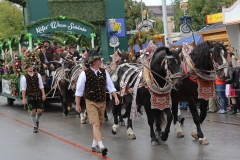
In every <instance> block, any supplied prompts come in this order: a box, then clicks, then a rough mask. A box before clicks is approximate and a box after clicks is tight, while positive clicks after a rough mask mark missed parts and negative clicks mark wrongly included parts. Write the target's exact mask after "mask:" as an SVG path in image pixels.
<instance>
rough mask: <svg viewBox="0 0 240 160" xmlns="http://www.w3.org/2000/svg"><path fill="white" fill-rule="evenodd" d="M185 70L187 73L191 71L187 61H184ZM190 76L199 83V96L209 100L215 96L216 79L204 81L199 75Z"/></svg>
mask: <svg viewBox="0 0 240 160" xmlns="http://www.w3.org/2000/svg"><path fill="white" fill-rule="evenodd" d="M183 70H184V72H185V73H186V74H187V73H189V72H188V70H187V63H186V62H184V63H183ZM188 78H189V79H190V80H191V81H192V82H194V83H197V84H198V98H199V99H205V100H209V98H212V97H214V94H215V86H214V81H204V80H202V79H201V78H199V77H197V76H196V77H194V76H193V75H192V74H190V75H189V76H188Z"/></svg>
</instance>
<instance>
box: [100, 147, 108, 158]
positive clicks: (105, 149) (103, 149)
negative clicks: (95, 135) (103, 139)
mask: <svg viewBox="0 0 240 160" xmlns="http://www.w3.org/2000/svg"><path fill="white" fill-rule="evenodd" d="M101 152H102V156H106V155H107V152H108V149H107V148H106V147H104V148H101Z"/></svg>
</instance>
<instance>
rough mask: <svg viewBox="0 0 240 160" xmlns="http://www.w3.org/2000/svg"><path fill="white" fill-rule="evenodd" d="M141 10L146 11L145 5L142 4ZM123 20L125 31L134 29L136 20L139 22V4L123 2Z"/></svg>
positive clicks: (131, 0) (125, 0)
mask: <svg viewBox="0 0 240 160" xmlns="http://www.w3.org/2000/svg"><path fill="white" fill-rule="evenodd" d="M142 6H143V10H145V9H146V10H147V7H146V5H145V3H143V4H142ZM124 9H125V19H126V29H127V31H130V30H134V29H136V20H137V19H138V22H140V21H141V18H142V13H141V2H137V1H133V0H124Z"/></svg>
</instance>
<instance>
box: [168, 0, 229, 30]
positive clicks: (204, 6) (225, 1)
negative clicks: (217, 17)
mask: <svg viewBox="0 0 240 160" xmlns="http://www.w3.org/2000/svg"><path fill="white" fill-rule="evenodd" d="M180 2H181V0H175V1H174V0H172V5H174V7H173V12H174V22H175V26H176V30H177V31H179V28H180V25H181V22H180V20H179V18H180V17H181V16H183V15H184V12H183V11H182V10H181V9H180ZM232 2H233V1H232V0H189V1H188V5H189V8H188V10H187V11H186V14H187V15H189V16H191V17H192V26H193V29H194V30H195V31H198V30H200V29H201V28H203V27H204V26H206V15H208V14H213V13H219V12H222V6H225V7H229V6H231V5H232Z"/></svg>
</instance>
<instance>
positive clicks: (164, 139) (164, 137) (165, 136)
mask: <svg viewBox="0 0 240 160" xmlns="http://www.w3.org/2000/svg"><path fill="white" fill-rule="evenodd" d="M167 139H168V133H165V132H162V136H161V140H162V141H167Z"/></svg>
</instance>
